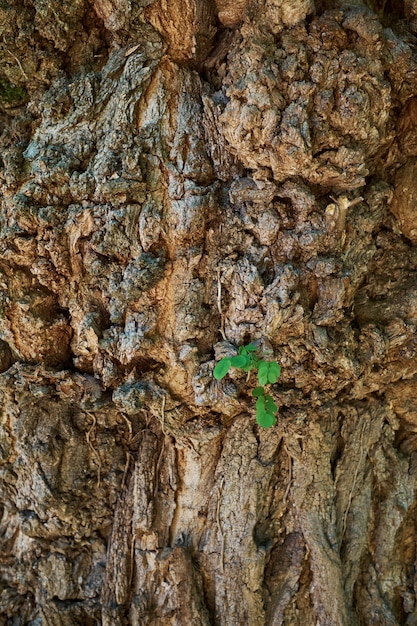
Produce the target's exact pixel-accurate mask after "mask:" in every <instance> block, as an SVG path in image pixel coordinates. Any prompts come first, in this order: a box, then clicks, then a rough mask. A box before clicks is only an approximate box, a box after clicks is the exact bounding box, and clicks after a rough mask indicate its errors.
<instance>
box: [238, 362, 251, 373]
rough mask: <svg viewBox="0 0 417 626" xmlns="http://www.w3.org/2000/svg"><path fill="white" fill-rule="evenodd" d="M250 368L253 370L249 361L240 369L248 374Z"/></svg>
mask: <svg viewBox="0 0 417 626" xmlns="http://www.w3.org/2000/svg"><path fill="white" fill-rule="evenodd" d="M252 368H253V365H252V363H251V362H250V361H249V363H248V364H247V365H245V366H244V367H242V368H241V369H242V370H243V371H244V372H250V371H251V369H252Z"/></svg>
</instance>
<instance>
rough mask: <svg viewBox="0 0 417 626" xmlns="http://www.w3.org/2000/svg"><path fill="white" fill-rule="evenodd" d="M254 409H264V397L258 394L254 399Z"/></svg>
mask: <svg viewBox="0 0 417 626" xmlns="http://www.w3.org/2000/svg"><path fill="white" fill-rule="evenodd" d="M256 410H257V411H265V398H264V397H263V396H260V397H259V398H258V399H257V401H256Z"/></svg>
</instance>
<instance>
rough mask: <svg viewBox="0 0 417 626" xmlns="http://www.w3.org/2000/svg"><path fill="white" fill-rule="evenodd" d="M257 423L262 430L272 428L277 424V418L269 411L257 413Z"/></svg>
mask: <svg viewBox="0 0 417 626" xmlns="http://www.w3.org/2000/svg"><path fill="white" fill-rule="evenodd" d="M256 421H257V423H258V424H259V426H261V427H262V428H270V427H271V426H274V425H275V424H276V423H277V420H276V419H275V416H274V415H272V413H269V412H268V411H257V413H256Z"/></svg>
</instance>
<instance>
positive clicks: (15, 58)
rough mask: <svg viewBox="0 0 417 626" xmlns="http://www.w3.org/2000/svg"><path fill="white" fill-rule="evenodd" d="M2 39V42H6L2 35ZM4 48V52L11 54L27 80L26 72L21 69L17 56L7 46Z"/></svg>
mask: <svg viewBox="0 0 417 626" xmlns="http://www.w3.org/2000/svg"><path fill="white" fill-rule="evenodd" d="M3 41H4V43H6V40H5V38H4V37H3ZM4 49H5V50H6V52H8V53H9V54H10V56H11V57H13V58H14V60H15V61H16V63H17V64H18V66H19V69H20V71H21V72H22V74H23V76H24V78H25V79H26V80H29V77H28V75H27V74H26V72H25V70H24V69H23V67H22V64H21V62H20V61H19V59H18V58H17V56H15V55H14V54H13V52H10V50H9V49H8V48H6V47H5V48H4Z"/></svg>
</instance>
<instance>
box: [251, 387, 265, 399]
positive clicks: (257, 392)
mask: <svg viewBox="0 0 417 626" xmlns="http://www.w3.org/2000/svg"><path fill="white" fill-rule="evenodd" d="M252 395H253V396H255V398H260V397H261V396H263V395H265V389H264V388H263V387H255V389H252Z"/></svg>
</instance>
